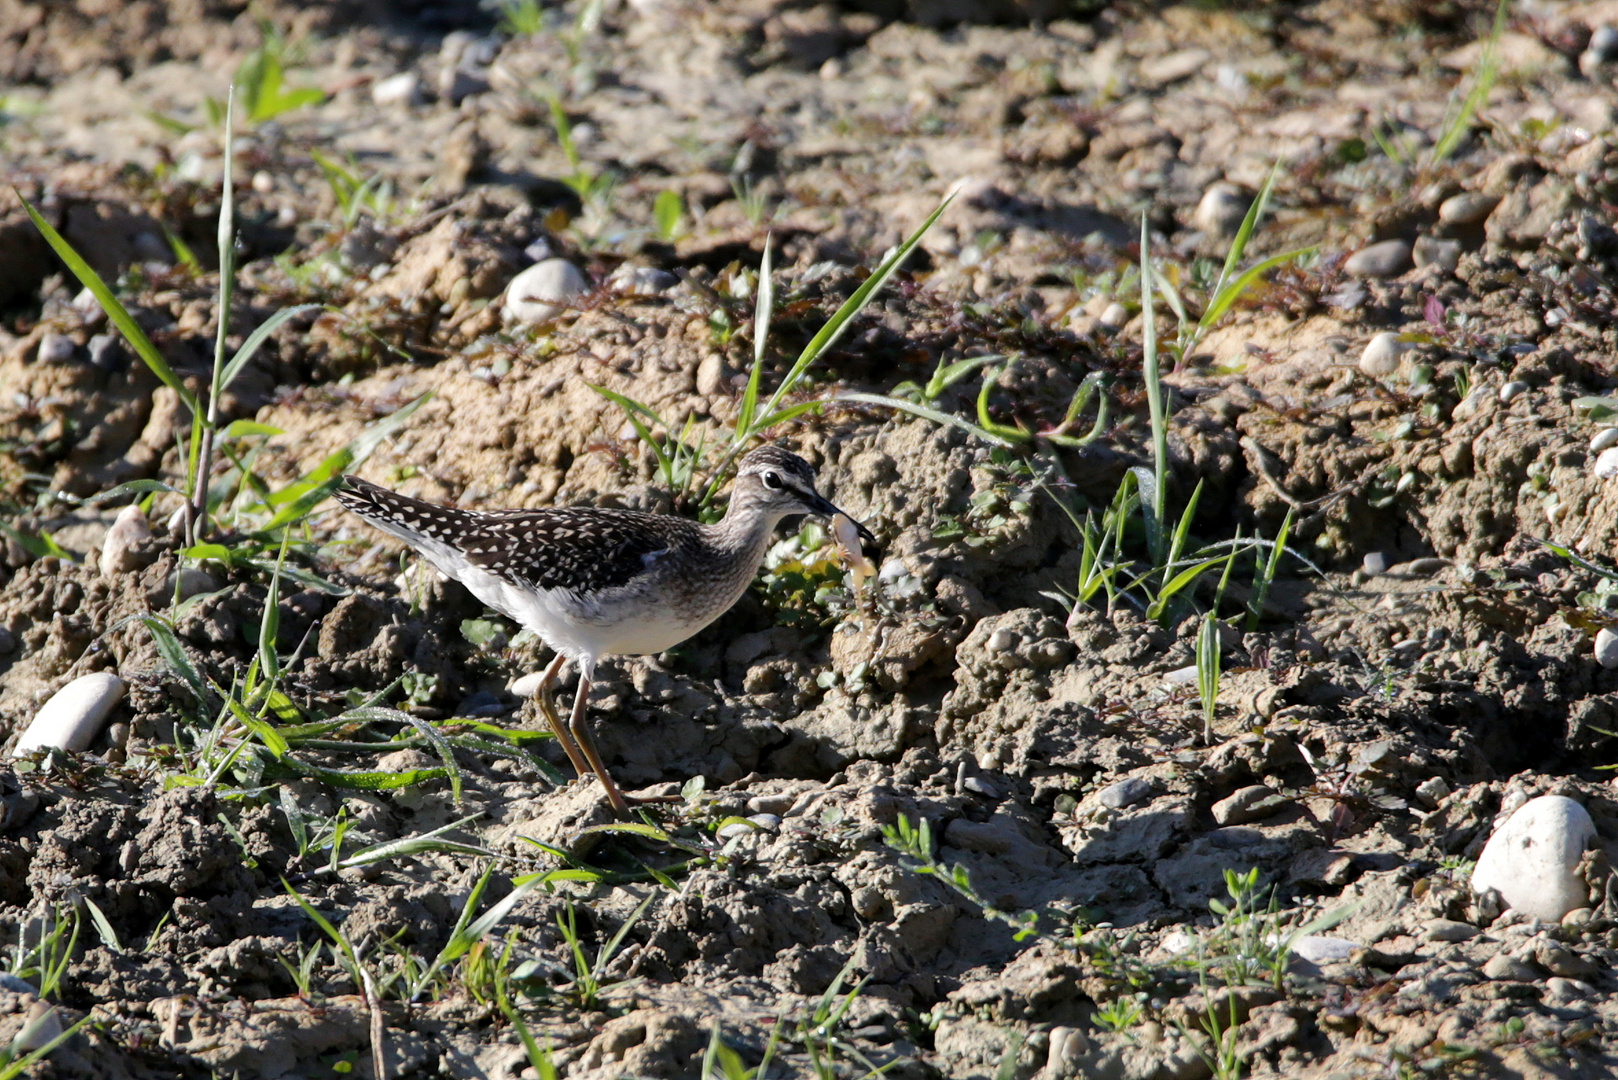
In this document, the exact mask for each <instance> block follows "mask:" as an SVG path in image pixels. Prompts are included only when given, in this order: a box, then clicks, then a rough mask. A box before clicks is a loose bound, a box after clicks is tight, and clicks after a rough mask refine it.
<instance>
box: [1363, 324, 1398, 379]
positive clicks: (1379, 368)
mask: <svg viewBox="0 0 1618 1080" xmlns="http://www.w3.org/2000/svg"><path fill="white" fill-rule="evenodd" d="M1409 348H1410V346H1409V344H1408V343H1406V342H1403V341H1400V340H1399V335H1398V334H1395V333H1394V332H1393V331H1391V330H1387V331H1384V332H1383V333H1380V334H1377V335H1376V336H1375V337H1373V338H1372V339H1371V340H1370V341H1367V342H1366V343H1365V351H1364V352H1362V353H1360V370H1361V371H1363V372H1364V373H1365V374H1367V375H1369V376H1370V377H1371V378H1373V379H1385V378H1387V377H1388V376H1389V375H1392V374H1393V373H1394V372H1395V371H1398V370H1399V358H1400V357H1401V356H1403V355H1404V354H1405V351H1406V350H1407V349H1409Z"/></svg>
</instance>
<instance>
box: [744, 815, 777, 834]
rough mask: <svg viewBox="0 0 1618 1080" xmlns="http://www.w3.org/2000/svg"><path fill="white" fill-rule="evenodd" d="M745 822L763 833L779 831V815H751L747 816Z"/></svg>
mask: <svg viewBox="0 0 1618 1080" xmlns="http://www.w3.org/2000/svg"><path fill="white" fill-rule="evenodd" d="M747 820H748V821H751V822H752V823H753V824H754V825H757V826H758V827H759V828H761V829H763V830H764V831H765V832H780V831H781V815H779V814H752V815H749V816H748V818H747Z"/></svg>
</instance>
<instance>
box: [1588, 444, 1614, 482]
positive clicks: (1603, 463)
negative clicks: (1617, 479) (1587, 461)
mask: <svg viewBox="0 0 1618 1080" xmlns="http://www.w3.org/2000/svg"><path fill="white" fill-rule="evenodd" d="M1591 471H1592V472H1594V473H1595V474H1596V476H1597V478H1599V479H1601V480H1610V479H1612V478H1613V477H1614V476H1618V446H1609V447H1607V448H1606V449H1605V450H1603V451H1601V453H1600V454H1599V455H1597V457H1596V463H1595V464H1594V465H1592V466H1591Z"/></svg>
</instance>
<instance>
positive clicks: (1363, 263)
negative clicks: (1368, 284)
mask: <svg viewBox="0 0 1618 1080" xmlns="http://www.w3.org/2000/svg"><path fill="white" fill-rule="evenodd" d="M1410 267H1411V261H1410V243H1409V242H1408V241H1405V240H1383V241H1382V242H1381V243H1378V244H1367V245H1366V246H1365V247H1362V248H1360V249H1359V250H1358V251H1356V252H1355V253H1354V254H1352V255H1350V256H1349V257H1348V258H1347V260H1345V261H1344V263H1343V273H1345V274H1347V275H1348V276H1349V277H1361V278H1391V277H1398V276H1399V275H1400V274H1402V273H1404V272H1405V271H1406V270H1408V269H1410Z"/></svg>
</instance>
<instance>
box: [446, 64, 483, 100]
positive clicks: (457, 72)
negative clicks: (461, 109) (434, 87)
mask: <svg viewBox="0 0 1618 1080" xmlns="http://www.w3.org/2000/svg"><path fill="white" fill-rule="evenodd" d="M488 90H489V80H488V79H487V78H486V77H484V76H483V75H482V74H480V73H478V72H476V71H468V70H466V69H465V68H461V67H456V68H445V69H444V70H443V71H441V72H439V74H438V98H439V100H440V101H447V102H449V104H451V105H459V104H460V103H461V102H463V101H465V100H466V99H467V98H469V97H474V96H476V95H478V94H484V93H487V92H488Z"/></svg>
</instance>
